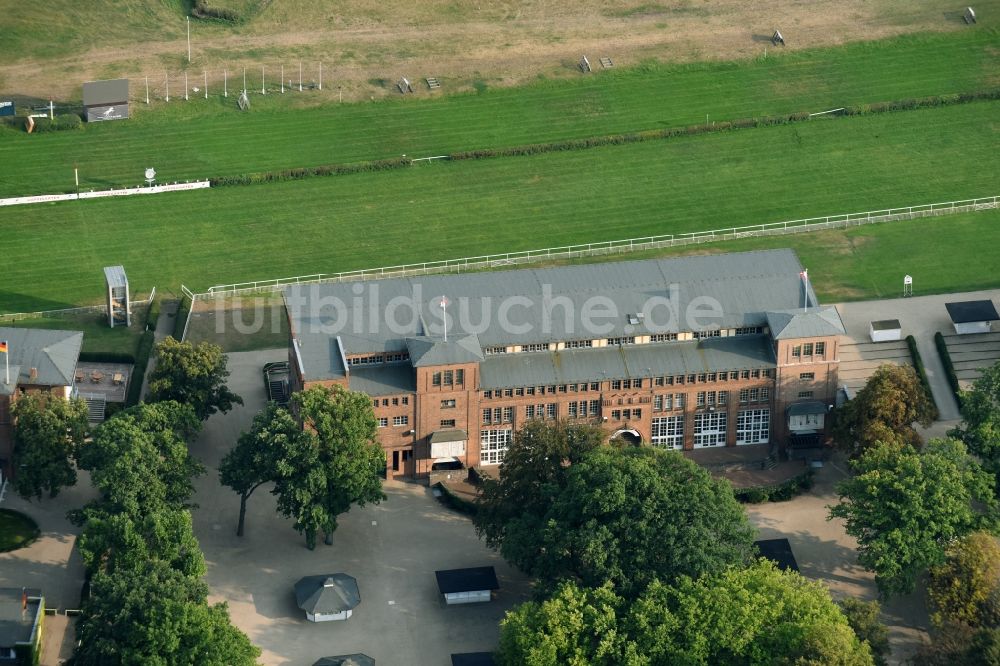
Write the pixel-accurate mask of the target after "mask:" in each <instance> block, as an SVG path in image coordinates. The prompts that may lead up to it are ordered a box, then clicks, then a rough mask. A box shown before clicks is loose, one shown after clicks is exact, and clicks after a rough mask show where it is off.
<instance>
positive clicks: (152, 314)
mask: <svg viewBox="0 0 1000 666" xmlns="http://www.w3.org/2000/svg"><path fill="white" fill-rule="evenodd" d="M159 319H160V299H159V298H154V299H153V300H152V301H150V303H149V309H148V310H146V330H147V331H155V330H156V322H157V321H159Z"/></svg>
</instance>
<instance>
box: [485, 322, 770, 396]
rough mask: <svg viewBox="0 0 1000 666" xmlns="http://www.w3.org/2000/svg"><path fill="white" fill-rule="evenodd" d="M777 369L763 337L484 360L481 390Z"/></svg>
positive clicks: (603, 348) (524, 354)
mask: <svg viewBox="0 0 1000 666" xmlns="http://www.w3.org/2000/svg"><path fill="white" fill-rule="evenodd" d="M773 367H775V361H774V352H773V350H772V348H771V344H770V341H769V340H768V338H767V336H765V335H748V336H739V337H729V338H706V339H705V340H699V341H690V342H661V343H650V344H645V345H623V346H609V347H598V348H596V349H564V350H562V351H557V352H531V353H522V354H500V355H497V356H487V357H486V360H485V361H483V363H482V364H480V366H479V383H480V387H481V388H482V389H484V390H485V389H496V388H514V387H518V386H542V385H546V386H547V385H550V384H575V383H580V382H592V381H598V380H602V379H630V378H633V377H665V376H668V375H686V374H691V373H700V372H718V371H721V370H743V369H750V370H752V369H765V368H773Z"/></svg>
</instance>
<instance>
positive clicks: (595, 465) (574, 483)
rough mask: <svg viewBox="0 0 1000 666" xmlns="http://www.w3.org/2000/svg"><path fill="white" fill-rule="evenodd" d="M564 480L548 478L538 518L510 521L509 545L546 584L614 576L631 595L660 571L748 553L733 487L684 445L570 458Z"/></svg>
mask: <svg viewBox="0 0 1000 666" xmlns="http://www.w3.org/2000/svg"><path fill="white" fill-rule="evenodd" d="M502 482H503V479H501V483H502ZM562 483H563V485H562V487H560V485H559V484H558V483H544V484H542V485H541V486H540V488H541V490H542V494H541V495H540V496H539V504H538V507H539V509H541V508H543V507H544V513H542V514H541V516H540V517H539V518H537V519H534V518H533V519H530V520H521V519H518V518H517V517H516V516H515V517H514V519H512V520H511V521H510V522H508V523H507V524H506V525H505V526H502V529H503V530H504V531H503V532H502V539H503V540H502V541H501V543H500V552H501V554H502V555H503V556H504V557H505V558H506V559H508V560H509V561H511V562H512V563H513V564H515V565H516V566H518V567H519V568H521V569H523V570H525V571H526V572H527V573H529V574H530V575H532V576H535V577H536V578H538V584H539V586H540V588H541V589H543V590H545V589H547V588H548V589H551V588H552V587H554V586H555V585H556V584H558V583H559V582H560V581H561V580H563V579H566V578H569V579H575V580H577V581H579V582H580V583H581V584H583V585H585V586H590V587H596V586H600V585H602V584H603V583H604V582H605V581H611V582H612V584H613V585H614V590H615V592H616V593H617V594H620V595H622V596H624V597H626V598H631V597H634V595H635V594H637V593H638V592H639V591H640V590H642V589H643V588H644V587H645V586H646V585H647V584H648V583H649V582H650V581H651V580H653V579H654V578H658V579H660V580H663V581H666V582H671V581H673V580H674V579H676V578H677V577H678V576H682V575H688V576H698V575H700V574H702V573H706V572H711V571H716V570H719V569H721V568H724V567H727V566H730V565H734V564H735V565H739V564H745V563H747V562H748V561H750V558H751V553H752V549H753V533H754V532H753V528H752V527H751V526H750V524H749V523H748V521H747V518H746V514H745V512H744V511H743V508H742V507H741V506H740V505H739V503H737V502H736V500H735V499H734V498H733V491H732V487H731V486H730V485H729V483H728V482H726V481H719V480H716V479H713V478H712V477H711V476H710V475H709V474H708V473H707V472H706V471H705V470H703V469H702V468H700V467H698V466H697V465H696V464H694V463H692V462H691V461H689V460H688V459H686V458H684V457H683V456H682V455H680V454H679V453H676V452H673V451H669V452H668V451H661V450H657V449H650V448H623V449H614V448H610V447H601V448H598V449H594V450H592V451H590V452H589V453H587V454H584V455H582V456H581V457H580V458H579V459H578V460H577V461H576V462H575V463H574V464H573V465H571V466H569V467H568V468H567V469H566V470H565V479H564V480H563V481H562Z"/></svg>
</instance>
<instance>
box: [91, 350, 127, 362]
mask: <svg viewBox="0 0 1000 666" xmlns="http://www.w3.org/2000/svg"><path fill="white" fill-rule="evenodd" d="M80 360H81V361H83V362H84V363H135V354H129V353H127V352H80Z"/></svg>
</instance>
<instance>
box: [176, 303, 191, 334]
mask: <svg viewBox="0 0 1000 666" xmlns="http://www.w3.org/2000/svg"><path fill="white" fill-rule="evenodd" d="M190 311H191V299H190V298H188V297H187V296H185V297H183V298H182V299H181V302H180V303H178V304H177V315H176V316H175V317H174V333H173V335H174V340H180V339H181V338H182V337H183V335H184V325H185V324H186V323H187V318H188V312H190Z"/></svg>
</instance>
